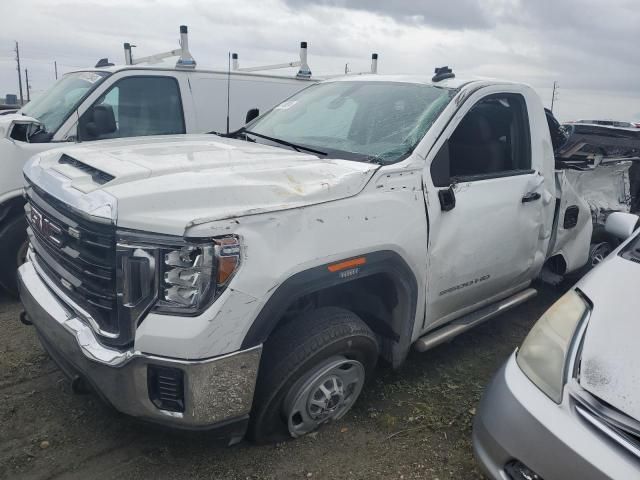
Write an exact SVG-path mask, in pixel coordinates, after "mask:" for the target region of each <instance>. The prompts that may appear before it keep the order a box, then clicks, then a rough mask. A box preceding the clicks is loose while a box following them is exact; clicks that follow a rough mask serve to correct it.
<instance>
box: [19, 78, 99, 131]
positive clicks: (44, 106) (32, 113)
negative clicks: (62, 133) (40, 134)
mask: <svg viewBox="0 0 640 480" xmlns="http://www.w3.org/2000/svg"><path fill="white" fill-rule="evenodd" d="M108 76H109V73H107V72H74V73H68V74H66V75H65V76H64V77H62V78H61V79H60V80H58V81H57V82H56V83H54V84H53V86H52V87H51V88H49V89H48V90H47V91H46V92H44V93H43V94H42V95H39V96H38V97H37V98H34V99H33V100H31V101H30V102H29V103H27V104H26V105H25V106H24V107H22V109H21V110H20V113H22V114H23V115H27V116H29V117H33V118H35V119H36V120H38V121H39V122H40V123H42V125H43V128H44V130H45V132H46V133H50V134H53V133H55V132H56V130H58V128H60V126H61V125H62V123H63V122H64V121H65V120H66V119H67V117H68V116H69V115H70V114H71V112H73V111H74V110H75V109H76V108H77V107H78V104H79V103H80V101H81V100H82V99H83V98H84V97H85V96H86V95H88V94H89V92H90V91H91V90H93V89H94V88H96V87H97V86H98V85H99V84H100V83H101V82H102V81H103V80H104V79H105V78H106V77H108Z"/></svg>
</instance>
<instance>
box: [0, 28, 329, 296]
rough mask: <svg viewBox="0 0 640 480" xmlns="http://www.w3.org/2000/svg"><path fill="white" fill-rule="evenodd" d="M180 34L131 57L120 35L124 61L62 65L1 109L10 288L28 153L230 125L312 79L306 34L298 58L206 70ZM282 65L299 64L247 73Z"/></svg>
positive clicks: (2, 239) (4, 250) (1, 252)
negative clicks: (292, 70)
mask: <svg viewBox="0 0 640 480" xmlns="http://www.w3.org/2000/svg"><path fill="white" fill-rule="evenodd" d="M180 34H181V40H180V45H181V48H180V49H178V50H173V51H170V52H166V53H161V54H157V55H153V56H151V57H146V58H141V59H138V60H137V61H134V59H133V58H132V55H131V46H130V44H127V43H125V62H126V63H125V65H113V64H111V63H109V62H108V60H107V59H103V60H101V61H100V62H98V64H97V65H96V67H94V68H88V69H85V70H79V71H76V72H72V73H68V74H66V75H65V76H64V77H62V78H61V79H60V80H59V81H58V82H56V83H55V84H54V85H53V86H52V87H51V88H50V89H49V90H48V91H47V92H46V93H44V94H42V95H41V96H39V97H38V98H35V99H34V100H32V101H31V102H29V103H28V104H27V105H25V106H24V107H23V108H22V109H21V110H19V111H18V112H16V113H12V114H6V115H2V116H0V159H1V162H2V174H1V175H0V246H1V248H0V285H2V286H4V287H5V288H6V289H7V290H8V291H9V292H12V293H15V292H16V283H15V272H16V268H17V266H18V265H19V264H21V263H22V261H23V259H24V256H25V252H26V244H27V242H26V240H27V237H26V233H25V230H26V223H25V220H24V211H23V205H24V201H23V198H22V185H23V178H22V167H23V166H24V164H25V162H26V161H27V160H28V159H29V158H30V157H31V156H33V155H34V154H36V153H39V152H42V151H44V150H49V149H52V148H56V147H59V146H61V145H66V144H67V143H66V142H86V141H96V140H104V139H113V138H122V137H137V136H147V135H171V134H181V133H205V132H211V131H216V132H225V131H229V130H231V131H233V130H236V129H238V128H240V127H241V126H242V125H244V124H245V123H246V121H247V117H246V115H249V119H251V118H253V117H255V116H257V114H258V112H259V111H266V110H268V109H270V108H271V107H272V106H273V105H276V104H277V103H279V102H281V101H282V100H284V99H285V98H287V97H289V96H290V95H292V94H294V93H296V92H298V91H299V90H301V89H303V88H305V87H307V86H308V85H310V84H311V83H315V81H316V80H315V79H313V78H312V77H311V71H310V69H309V66H308V64H307V44H306V42H302V44H301V48H300V61H295V62H289V63H287V64H281V65H271V66H267V67H257V68H256V67H253V68H246V69H240V68H238V65H237V63H238V62H237V55H236V54H234V62H233V64H234V69H233V70H231V69H230V70H229V71H212V70H200V69H197V68H196V62H195V60H193V57H191V55H190V53H189V49H188V43H187V27H186V26H181V27H180ZM171 56H178V57H179V58H178V61H177V62H176V63H175V64H172V63H167V60H166V59H167V58H168V57H171ZM282 67H299V71H298V73H297V75H295V76H291V77H284V76H277V75H265V74H259V73H253V71H255V70H259V69H272V68H282ZM242 70H245V71H242ZM249 110H251V112H249ZM63 142H64V143H63Z"/></svg>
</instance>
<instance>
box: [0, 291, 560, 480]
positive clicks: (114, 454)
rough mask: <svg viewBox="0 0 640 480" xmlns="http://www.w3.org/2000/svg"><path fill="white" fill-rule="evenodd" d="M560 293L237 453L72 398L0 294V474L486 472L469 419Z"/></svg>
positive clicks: (380, 375)
mask: <svg viewBox="0 0 640 480" xmlns="http://www.w3.org/2000/svg"><path fill="white" fill-rule="evenodd" d="M0 295H1V294H0ZM559 295H560V292H559V291H556V290H551V289H548V288H542V290H541V291H540V294H539V295H538V297H537V298H536V299H534V300H532V301H530V302H528V303H527V304H525V305H522V306H520V307H518V308H516V309H514V310H512V311H511V312H508V313H506V314H504V315H502V316H501V317H499V318H496V319H494V320H492V321H490V322H488V323H486V324H484V325H482V326H480V327H477V328H476V329H475V330H473V331H471V332H469V333H467V334H464V335H462V336H460V337H458V338H457V339H455V340H454V341H452V342H451V343H448V344H445V345H442V346H439V347H437V348H435V349H434V350H432V351H430V352H427V353H423V354H417V353H415V352H414V353H412V354H411V355H410V357H409V359H408V360H407V362H406V363H405V365H404V366H403V367H402V368H401V369H399V370H397V371H393V370H391V369H388V368H384V367H381V368H379V369H378V372H377V376H376V378H375V379H374V380H373V381H371V382H370V383H369V385H368V386H367V387H365V390H364V392H363V395H362V397H361V398H360V400H359V401H358V404H357V405H356V406H355V407H354V409H353V411H352V412H350V413H349V414H348V415H347V416H346V418H344V419H343V420H342V421H340V422H338V423H335V424H331V425H327V426H325V427H324V428H323V429H321V430H320V431H319V432H317V433H316V434H312V435H310V436H308V437H305V438H302V439H300V440H296V441H290V442H285V443H283V444H278V445H271V446H260V447H258V446H255V445H251V444H249V443H246V442H243V443H241V444H239V445H236V446H234V447H231V448H227V447H225V446H223V445H220V444H219V443H215V442H213V441H212V440H211V439H210V438H208V436H207V435H206V434H200V433H199V434H185V433H175V432H168V431H164V430H159V429H157V428H154V427H151V426H148V425H145V424H141V423H138V422H136V421H134V420H133V419H130V418H127V417H124V416H123V415H120V414H118V413H116V412H114V411H113V410H111V409H110V408H108V407H107V406H105V405H103V404H102V403H101V402H100V400H99V399H98V398H97V397H95V396H94V395H81V396H78V395H74V394H72V393H71V391H70V389H69V386H68V384H67V383H66V381H65V380H64V378H63V376H62V374H61V373H60V372H59V371H58V369H57V368H56V366H55V365H54V364H53V362H52V361H51V360H49V358H48V357H47V355H46V354H45V353H44V352H43V350H42V348H41V347H40V344H39V343H38V340H37V338H36V335H35V332H34V331H33V328H32V327H25V326H23V325H22V324H21V323H20V321H19V319H18V314H19V312H20V304H19V303H17V302H15V301H12V300H9V299H7V298H5V297H1V296H0V326H1V327H2V332H3V333H2V334H1V338H0V478H26V479H52V478H70V479H86V478H91V479H115V478H153V479H154V480H159V479H183V478H208V479H210V478H215V479H242V480H245V479H285V478H305V479H308V478H320V479H324V478H346V479H378V478H384V479H387V478H390V479H391V478H394V479H411V478H421V479H440V480H444V479H448V478H455V479H474V478H482V476H481V474H480V471H479V468H478V467H477V465H476V463H475V461H474V459H473V454H472V450H471V424H472V420H473V415H474V414H475V411H476V405H477V403H478V400H479V399H480V396H481V394H482V390H483V388H484V385H486V384H487V382H488V381H489V379H490V378H491V375H492V374H493V372H494V371H495V370H496V369H497V368H498V367H499V366H500V365H501V364H502V363H503V362H504V361H505V360H506V358H507V357H508V356H509V355H510V354H511V352H512V351H513V349H514V347H515V346H517V345H518V344H519V343H520V342H521V341H522V339H523V337H524V335H525V334H526V333H527V331H528V330H529V329H530V328H531V326H532V325H533V323H534V321H535V320H536V319H537V318H538V317H539V315H540V314H541V313H542V312H543V311H544V310H545V309H546V308H547V307H548V306H549V305H550V304H551V303H552V302H553V301H554V300H555V299H556V298H558V296H559Z"/></svg>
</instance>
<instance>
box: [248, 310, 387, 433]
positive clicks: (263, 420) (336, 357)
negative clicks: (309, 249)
mask: <svg viewBox="0 0 640 480" xmlns="http://www.w3.org/2000/svg"><path fill="white" fill-rule="evenodd" d="M377 358H378V344H377V341H376V337H375V335H374V333H373V332H372V331H371V329H370V328H369V327H368V326H367V325H366V324H365V323H364V322H363V321H362V320H361V319H360V318H359V317H358V316H357V315H355V314H354V313H353V312H350V311H348V310H344V309H341V308H335V307H326V308H321V309H318V310H316V311H314V312H311V313H310V314H307V315H305V316H303V317H299V318H297V319H296V320H294V321H292V322H291V323H289V324H287V325H285V326H283V327H282V328H281V329H280V330H278V331H277V332H276V333H275V334H274V335H273V336H272V337H271V338H269V340H268V341H267V342H266V343H265V346H264V351H263V357H262V361H261V365H260V374H259V376H258V383H257V385H256V395H255V403H254V410H253V414H252V418H251V427H250V431H249V435H250V436H251V437H252V438H253V440H255V441H257V442H259V443H264V442H272V441H278V440H283V439H286V438H291V437H293V438H298V437H301V436H303V435H305V434H307V433H310V432H312V431H314V430H316V429H317V428H319V427H320V426H322V425H323V424H325V423H328V422H331V421H336V420H339V419H341V418H342V417H344V415H345V414H346V413H347V412H348V411H349V409H350V408H351V407H352V406H353V404H354V403H355V402H356V400H357V398H358V396H359V395H360V392H361V391H362V387H363V385H364V383H365V380H366V379H367V378H368V376H369V375H370V374H371V372H372V371H373V368H374V367H375V363H376V360H377Z"/></svg>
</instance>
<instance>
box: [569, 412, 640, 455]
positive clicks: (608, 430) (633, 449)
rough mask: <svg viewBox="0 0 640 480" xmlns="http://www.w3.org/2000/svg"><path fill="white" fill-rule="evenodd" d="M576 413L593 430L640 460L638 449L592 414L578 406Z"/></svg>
mask: <svg viewBox="0 0 640 480" xmlns="http://www.w3.org/2000/svg"><path fill="white" fill-rule="evenodd" d="M575 409H576V412H578V414H579V415H580V416H581V417H582V418H584V419H585V420H586V421H587V422H589V423H590V424H591V425H593V426H594V427H595V428H597V429H598V430H600V431H601V432H602V433H604V434H605V435H606V436H607V437H609V438H610V439H611V440H613V441H614V442H616V443H618V444H619V445H620V446H621V447H623V448H625V449H627V450H628V451H629V452H631V453H632V454H634V455H635V456H636V457H638V458H640V448H638V447H636V446H635V445H634V444H633V443H631V442H630V441H629V440H627V439H626V438H624V437H623V436H622V435H620V434H619V433H618V432H616V431H615V430H614V429H613V428H611V427H610V426H609V425H607V424H606V423H605V422H603V421H602V420H601V419H600V418H598V417H597V416H595V415H594V414H593V413H591V412H590V411H588V410H587V409H586V408H583V407H582V406H580V405H576V406H575Z"/></svg>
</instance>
